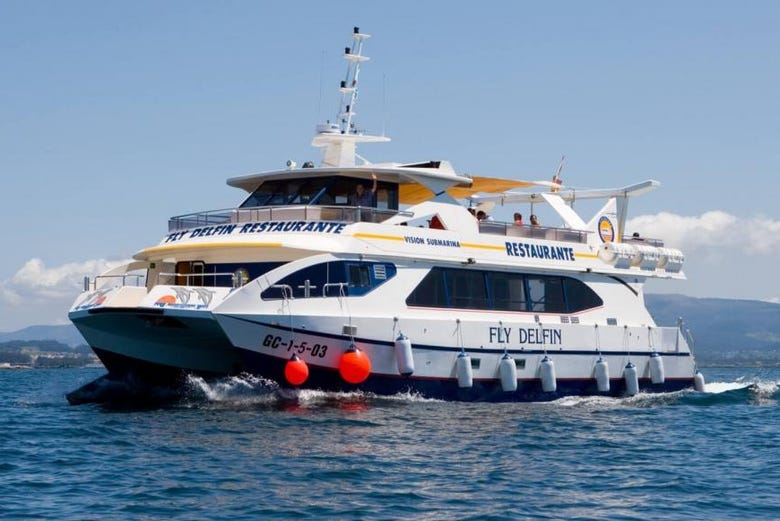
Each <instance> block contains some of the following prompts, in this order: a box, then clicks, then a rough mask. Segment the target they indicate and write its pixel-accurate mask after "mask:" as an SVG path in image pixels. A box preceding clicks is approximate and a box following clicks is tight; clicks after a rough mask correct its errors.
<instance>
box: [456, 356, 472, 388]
mask: <svg viewBox="0 0 780 521" xmlns="http://www.w3.org/2000/svg"><path fill="white" fill-rule="evenodd" d="M455 374H457V376H458V387H460V388H461V389H466V388H468V387H471V386H472V384H473V381H474V373H473V370H472V369H471V357H470V356H469V355H467V354H466V353H460V354H459V355H458V358H457V360H455Z"/></svg>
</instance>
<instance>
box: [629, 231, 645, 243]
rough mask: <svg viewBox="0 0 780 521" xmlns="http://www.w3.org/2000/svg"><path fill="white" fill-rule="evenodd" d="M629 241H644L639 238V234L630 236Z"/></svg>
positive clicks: (635, 233)
mask: <svg viewBox="0 0 780 521" xmlns="http://www.w3.org/2000/svg"><path fill="white" fill-rule="evenodd" d="M631 239H632V240H634V241H644V239H643V238H642V237H640V236H639V232H634V233H633V235H631Z"/></svg>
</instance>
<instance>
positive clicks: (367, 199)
mask: <svg viewBox="0 0 780 521" xmlns="http://www.w3.org/2000/svg"><path fill="white" fill-rule="evenodd" d="M371 179H373V180H374V185H373V186H372V187H371V191H366V187H365V186H363V183H358V184H357V186H356V187H355V193H354V195H353V196H352V206H374V194H376V174H375V173H373V172H372V173H371Z"/></svg>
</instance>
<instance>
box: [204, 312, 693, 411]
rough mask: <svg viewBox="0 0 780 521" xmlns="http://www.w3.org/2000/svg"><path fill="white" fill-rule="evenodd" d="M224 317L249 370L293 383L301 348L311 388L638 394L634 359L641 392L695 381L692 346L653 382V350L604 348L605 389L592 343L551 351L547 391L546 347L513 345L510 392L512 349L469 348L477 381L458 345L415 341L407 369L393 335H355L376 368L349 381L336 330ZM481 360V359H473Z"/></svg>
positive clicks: (467, 397)
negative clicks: (292, 368)
mask: <svg viewBox="0 0 780 521" xmlns="http://www.w3.org/2000/svg"><path fill="white" fill-rule="evenodd" d="M217 320H218V321H219V322H220V323H221V325H222V327H223V329H224V330H225V331H226V333H227V334H228V336H229V337H230V338H231V341H232V342H233V344H234V345H235V346H236V347H237V349H238V352H239V353H240V354H241V357H242V360H243V364H244V367H245V369H246V370H247V371H248V372H250V373H253V374H256V375H258V376H262V377H265V378H270V379H272V380H275V381H277V382H279V384H280V385H282V386H290V384H289V383H287V381H286V378H285V374H284V370H285V366H286V364H287V362H288V360H289V359H290V358H291V357H292V356H293V355H296V356H298V357H300V358H301V359H302V360H304V361H305V362H306V364H307V366H308V369H309V375H308V378H307V379H306V381H305V382H304V383H303V384H302V385H301V387H303V388H310V389H321V390H326V391H354V390H360V391H365V392H370V393H376V394H381V395H392V394H398V393H416V394H419V395H421V396H424V397H427V398H434V399H443V400H458V401H548V400H554V399H557V398H561V397H563V396H589V395H594V396H596V395H600V396H623V395H626V394H633V393H630V392H627V391H629V389H628V387H627V386H628V383H627V380H626V378H625V376H624V368H625V366H626V365H627V363H628V361H630V362H631V363H632V364H634V365H635V367H636V368H637V382H636V383H637V387H638V392H649V393H659V392H672V391H679V390H682V389H686V388H693V386H694V373H695V369H694V366H693V358H692V357H691V355H690V353H689V352H687V351H676V352H667V353H663V354H662V355H659V356H661V359H662V360H663V364H664V365H665V378H664V379H663V382H659V383H652V380H651V376H650V359H651V354H652V353H651V352H650V351H647V352H631V353H629V352H627V351H615V350H613V351H607V350H604V351H602V355H601V356H602V357H603V359H604V360H605V361H606V362H607V363H608V365H609V367H610V371H609V384H610V385H609V390H608V391H603V392H600V391H599V390H598V384H597V381H596V378H595V376H594V366H595V362H596V360H598V358H599V354H598V353H597V352H595V351H594V350H592V349H579V350H574V349H569V350H568V352H567V351H562V350H555V351H554V352H553V351H550V352H549V353H547V354H549V357H550V359H551V360H552V361H553V362H554V364H555V367H556V369H557V371H558V375H559V376H558V378H556V379H555V386H556V389H555V391H553V392H545V391H544V389H543V384H542V378H541V370H540V366H541V362H542V360H543V359H544V357H545V351H544V350H540V349H524V350H522V351H519V350H516V351H509V354H510V355H511V356H512V358H514V359H515V362H516V364H517V365H518V366H519V369H518V374H517V388H516V389H514V390H511V391H505V390H504V389H503V388H502V384H501V378H500V374H499V369H498V368H499V363H500V360H501V357H502V356H503V354H504V353H505V351H504V350H499V349H485V348H481V347H479V348H469V347H466V348H465V349H464V350H463V352H464V353H465V354H467V355H469V357H471V360H472V362H474V361H475V360H478V363H477V365H478V368H477V369H475V370H474V374H473V379H472V384H471V386H470V387H462V386H460V385H459V381H458V374H457V369H456V359H457V357H458V354H459V353H460V352H461V350H460V349H458V348H453V347H451V346H450V347H446V346H436V345H415V346H414V348H413V350H414V365H415V367H416V370H415V372H414V373H413V374H412V375H410V376H403V375H401V374H399V371H398V365H397V358H396V352H395V345H394V343H393V342H390V341H385V340H378V339H368V338H355V339H354V343H355V345H356V346H357V347H358V348H359V349H361V350H362V351H363V352H364V353H365V354H366V355H367V356H368V358H369V360H371V365H372V369H371V373H370V374H369V376H368V377H367V379H366V380H365V381H363V382H361V383H360V384H358V385H353V384H349V383H347V382H346V381H345V380H344V379H343V378H342V377H341V374H340V373H339V369H338V368H339V360H340V357H341V355H342V354H343V353H344V352H345V350H346V349H347V347H348V346H349V345H350V344H351V343H352V342H353V340H352V339H351V338H349V337H345V336H343V335H336V334H316V333H314V332H312V331H301V330H297V331H294V332H292V333H291V332H290V330H289V328H285V327H284V326H282V325H281V324H276V325H275V324H272V323H259V322H258V321H257V319H250V318H248V317H231V316H226V315H219V314H217ZM472 365H473V364H472Z"/></svg>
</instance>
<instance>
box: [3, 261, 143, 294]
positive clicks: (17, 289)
mask: <svg viewBox="0 0 780 521" xmlns="http://www.w3.org/2000/svg"><path fill="white" fill-rule="evenodd" d="M125 262H127V261H124V260H122V261H107V260H105V259H97V260H88V261H84V262H79V263H76V262H72V263H69V264H63V265H62V266H58V267H55V268H47V267H46V266H45V265H44V263H43V261H42V260H41V259H30V260H28V261H27V262H26V263H25V264H24V266H22V267H21V268H20V269H19V271H17V272H16V274H15V275H14V276H13V277H11V280H10V281H8V282H6V283H4V284H3V285H4V286H5V288H6V289H7V290H9V291H12V292H14V293H16V294H17V295H18V296H20V297H28V298H63V297H75V296H76V295H77V294H78V293H79V292H80V291H81V288H82V287H83V280H84V277H85V276H89V277H94V276H95V275H99V274H100V273H102V272H104V271H106V270H108V269H111V268H113V267H115V266H119V265H121V264H123V263H125Z"/></svg>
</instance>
